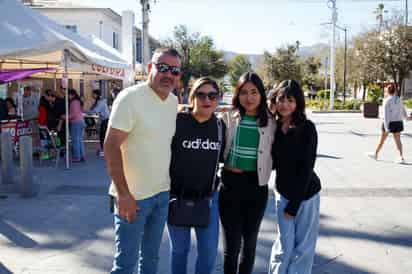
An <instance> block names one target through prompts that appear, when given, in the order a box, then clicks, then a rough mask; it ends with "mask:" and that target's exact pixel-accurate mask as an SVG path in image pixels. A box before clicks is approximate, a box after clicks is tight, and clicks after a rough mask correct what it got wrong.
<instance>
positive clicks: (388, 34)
mask: <svg viewBox="0 0 412 274" xmlns="http://www.w3.org/2000/svg"><path fill="white" fill-rule="evenodd" d="M377 43H378V45H377V47H378V49H379V50H378V52H377V56H376V58H377V62H378V63H379V64H380V65H381V66H382V69H383V71H384V73H385V74H386V75H388V76H389V77H390V78H391V79H392V81H393V82H394V83H395V87H396V91H397V93H398V94H400V93H401V89H402V86H403V83H404V80H405V79H406V78H407V77H408V75H409V72H410V71H412V29H411V28H409V27H407V26H404V25H403V24H402V23H397V22H396V23H395V24H391V25H389V26H388V28H386V29H385V30H384V31H383V32H382V33H381V34H380V35H379V37H378V39H377Z"/></svg>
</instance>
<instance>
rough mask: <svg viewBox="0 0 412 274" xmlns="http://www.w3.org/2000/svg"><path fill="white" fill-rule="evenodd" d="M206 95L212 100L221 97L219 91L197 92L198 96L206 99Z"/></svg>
mask: <svg viewBox="0 0 412 274" xmlns="http://www.w3.org/2000/svg"><path fill="white" fill-rule="evenodd" d="M206 97H207V98H209V100H210V101H215V100H217V98H218V97H219V92H217V91H212V92H208V93H205V92H196V98H198V99H200V100H202V101H204V100H206Z"/></svg>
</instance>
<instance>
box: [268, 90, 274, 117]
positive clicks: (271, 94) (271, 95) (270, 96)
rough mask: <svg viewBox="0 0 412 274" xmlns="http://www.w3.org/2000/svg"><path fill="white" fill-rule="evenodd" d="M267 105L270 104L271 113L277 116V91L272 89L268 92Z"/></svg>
mask: <svg viewBox="0 0 412 274" xmlns="http://www.w3.org/2000/svg"><path fill="white" fill-rule="evenodd" d="M267 104H268V108H269V111H270V112H271V113H272V114H273V115H276V90H274V89H272V90H270V91H269V92H268V95H267Z"/></svg>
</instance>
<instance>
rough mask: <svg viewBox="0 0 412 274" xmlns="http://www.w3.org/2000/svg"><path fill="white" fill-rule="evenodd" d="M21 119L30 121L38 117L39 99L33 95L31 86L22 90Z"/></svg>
mask: <svg viewBox="0 0 412 274" xmlns="http://www.w3.org/2000/svg"><path fill="white" fill-rule="evenodd" d="M22 102H23V119H24V120H31V119H37V118H38V116H39V111H38V108H39V97H38V96H36V94H34V93H33V91H32V87H31V86H25V87H24V88H23V97H22Z"/></svg>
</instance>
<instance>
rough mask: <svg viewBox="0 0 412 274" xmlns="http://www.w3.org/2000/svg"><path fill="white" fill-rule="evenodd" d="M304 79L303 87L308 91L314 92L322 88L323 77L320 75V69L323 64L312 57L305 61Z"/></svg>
mask: <svg viewBox="0 0 412 274" xmlns="http://www.w3.org/2000/svg"><path fill="white" fill-rule="evenodd" d="M302 66H303V68H302V69H303V77H302V85H303V86H306V87H307V88H308V89H310V90H313V89H317V88H318V87H319V86H321V81H322V79H321V77H320V75H319V69H320V67H321V66H322V63H321V62H320V60H319V59H318V58H316V57H315V56H310V57H308V58H306V59H305V60H304V61H303V64H302Z"/></svg>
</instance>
